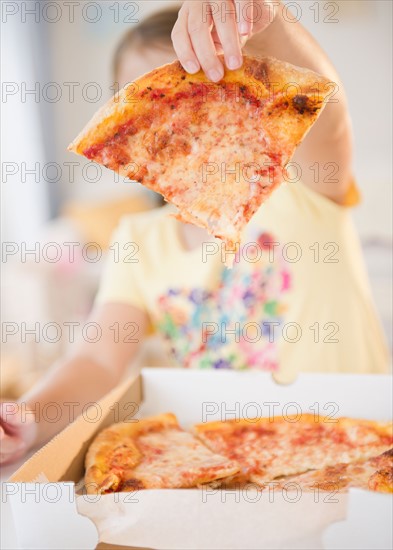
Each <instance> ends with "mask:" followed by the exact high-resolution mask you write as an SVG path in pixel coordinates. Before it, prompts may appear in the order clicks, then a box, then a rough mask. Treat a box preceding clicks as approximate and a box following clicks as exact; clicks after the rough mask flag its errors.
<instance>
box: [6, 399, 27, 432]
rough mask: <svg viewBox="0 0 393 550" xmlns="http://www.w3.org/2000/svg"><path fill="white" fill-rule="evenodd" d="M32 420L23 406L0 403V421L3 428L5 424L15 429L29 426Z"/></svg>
mask: <svg viewBox="0 0 393 550" xmlns="http://www.w3.org/2000/svg"><path fill="white" fill-rule="evenodd" d="M33 420H34V418H33V414H32V413H31V412H30V411H29V410H28V409H27V408H26V407H25V406H24V404H18V403H12V402H6V401H5V402H3V403H0V421H1V423H2V425H3V426H4V424H5V425H8V426H9V427H10V428H12V427H15V428H17V427H20V426H21V425H25V424H30V423H31V422H32V421H33ZM6 431H7V429H6Z"/></svg>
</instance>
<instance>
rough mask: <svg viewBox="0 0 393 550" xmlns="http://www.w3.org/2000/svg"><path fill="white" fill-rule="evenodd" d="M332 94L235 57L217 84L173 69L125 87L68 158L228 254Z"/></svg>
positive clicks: (295, 75)
mask: <svg viewBox="0 0 393 550" xmlns="http://www.w3.org/2000/svg"><path fill="white" fill-rule="evenodd" d="M331 84H332V83H329V82H328V81H327V80H326V79H325V78H323V77H321V76H320V75H318V74H316V73H314V72H312V71H310V70H307V69H302V68H299V67H295V66H293V65H290V64H288V63H285V62H283V61H278V60H276V59H273V58H254V57H244V63H243V66H242V68H241V69H239V70H236V71H226V72H225V76H224V78H223V79H222V80H221V82H219V83H218V84H216V83H212V82H209V81H207V79H206V77H205V75H204V73H203V72H202V71H201V72H199V73H198V74H195V75H189V74H187V73H186V72H185V71H184V69H183V68H182V67H181V65H180V63H179V62H177V61H176V62H174V63H171V64H169V65H165V66H163V67H160V68H158V69H156V70H154V71H152V72H150V73H148V74H146V75H145V76H142V77H141V78H139V79H138V80H136V81H135V82H133V83H131V84H129V85H128V86H126V87H125V88H124V89H123V90H122V91H120V93H118V94H117V95H116V96H115V97H114V98H113V99H111V100H110V101H109V102H108V103H107V104H106V105H104V106H103V107H102V108H101V109H100V110H99V111H98V112H97V114H96V115H95V116H94V117H93V119H92V120H91V122H89V124H88V125H87V126H86V127H85V129H84V130H83V131H82V132H81V133H80V135H79V136H78V137H77V138H76V139H75V141H74V142H73V143H72V144H71V145H70V146H69V150H71V151H74V152H75V153H78V154H80V155H84V156H85V157H87V158H88V159H90V160H93V161H95V162H98V163H100V164H102V165H104V166H106V167H107V168H110V169H112V170H114V171H116V172H118V173H119V174H121V175H123V176H126V177H127V178H129V179H131V180H134V181H138V182H140V183H142V184H143V185H145V186H146V187H148V188H150V189H152V190H154V191H157V192H158V193H161V195H163V197H164V198H165V200H166V201H168V202H171V203H173V204H174V205H175V206H176V207H177V208H178V215H177V217H178V218H179V219H181V220H183V221H184V222H187V223H193V224H196V225H198V226H200V227H203V228H205V229H207V231H208V232H209V233H210V234H212V235H214V236H216V237H219V238H221V239H223V241H224V242H225V243H226V245H227V250H228V251H230V250H235V249H236V247H237V243H239V241H240V237H241V232H242V229H243V228H244V227H245V225H246V224H247V222H248V221H249V220H250V218H251V217H252V216H253V214H254V213H255V212H256V211H257V209H258V208H259V206H260V205H261V203H262V202H263V201H264V200H265V199H266V198H267V197H268V196H269V195H270V194H271V192H272V191H273V189H274V188H275V187H277V185H279V184H280V183H281V182H282V180H283V178H284V176H285V166H286V165H287V163H288V162H289V160H290V159H291V157H292V155H293V154H294V151H295V149H296V147H297V145H299V143H300V142H301V140H302V139H303V138H304V136H305V135H306V133H307V131H308V130H309V129H310V127H311V126H312V124H313V123H314V122H315V120H316V119H317V117H318V115H319V114H320V112H321V110H322V109H323V107H324V104H325V102H326V99H327V97H328V95H329V93H330V91H331Z"/></svg>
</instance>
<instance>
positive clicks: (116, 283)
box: [95, 216, 146, 312]
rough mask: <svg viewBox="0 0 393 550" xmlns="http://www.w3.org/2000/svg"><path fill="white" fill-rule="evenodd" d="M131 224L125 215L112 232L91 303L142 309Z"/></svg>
mask: <svg viewBox="0 0 393 550" xmlns="http://www.w3.org/2000/svg"><path fill="white" fill-rule="evenodd" d="M132 226H133V224H132V220H131V217H130V216H127V217H125V218H123V219H122V220H121V221H120V223H119V225H118V227H117V229H116V230H115V232H114V233H113V236H112V240H111V245H110V247H109V249H108V252H107V258H106V264H105V268H104V271H103V274H102V276H101V282H100V287H99V290H98V293H97V296H96V299H95V303H96V304H104V303H108V302H121V303H124V304H129V305H132V306H134V307H136V308H138V309H140V310H141V311H143V312H146V304H145V302H144V300H143V295H142V293H141V292H140V289H139V283H138V264H139V262H140V261H141V258H140V247H139V245H138V242H137V241H138V239H136V236H135V232H134V231H133V227H132Z"/></svg>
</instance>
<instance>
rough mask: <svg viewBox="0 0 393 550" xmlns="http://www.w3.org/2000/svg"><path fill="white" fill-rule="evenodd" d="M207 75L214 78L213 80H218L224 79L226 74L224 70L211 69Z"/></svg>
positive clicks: (211, 78)
mask: <svg viewBox="0 0 393 550" xmlns="http://www.w3.org/2000/svg"><path fill="white" fill-rule="evenodd" d="M207 76H208V77H209V78H210V80H212V81H213V82H218V81H219V80H221V79H222V77H223V76H224V75H223V73H222V71H218V70H217V69H210V71H207Z"/></svg>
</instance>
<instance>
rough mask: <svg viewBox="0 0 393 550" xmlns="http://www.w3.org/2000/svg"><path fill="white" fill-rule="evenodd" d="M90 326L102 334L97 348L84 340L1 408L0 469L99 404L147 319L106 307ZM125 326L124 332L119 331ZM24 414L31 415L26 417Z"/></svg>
mask: <svg viewBox="0 0 393 550" xmlns="http://www.w3.org/2000/svg"><path fill="white" fill-rule="evenodd" d="M89 322H94V323H97V324H98V325H99V327H100V328H101V330H102V335H101V337H100V339H99V340H98V341H97V342H95V343H89V342H87V341H85V340H83V341H82V342H80V343H79V344H78V345H76V348H75V350H72V353H71V354H70V356H69V357H67V358H64V359H62V360H60V361H59V362H58V363H57V364H56V365H54V366H53V368H52V369H51V370H50V371H49V372H48V374H47V375H46V376H45V377H44V378H43V380H42V381H41V382H39V383H38V385H37V386H35V387H34V388H33V389H32V390H31V391H29V392H28V393H27V394H26V395H24V396H23V397H21V399H20V400H19V403H18V404H10V403H2V405H1V410H0V423H1V424H0V426H1V427H0V443H1V455H0V462H1V463H8V462H13V461H14V460H17V459H18V458H20V457H22V456H23V455H24V454H25V453H26V452H27V451H28V450H29V449H30V448H32V447H35V446H39V445H42V444H43V443H45V442H46V441H48V440H49V439H50V438H52V437H53V436H54V435H55V434H56V433H58V432H59V431H60V430H62V429H63V428H64V427H65V426H67V424H69V423H70V422H71V421H72V420H73V419H74V418H76V416H77V415H78V414H80V413H81V412H82V410H83V407H84V406H85V405H86V404H87V403H91V402H95V401H98V400H99V399H101V398H102V397H103V396H104V395H105V394H106V393H107V392H108V391H109V390H111V389H112V388H113V387H115V386H116V384H117V383H118V382H119V381H120V380H121V378H122V376H123V375H124V373H125V370H126V367H127V365H128V363H129V362H130V361H131V360H132V359H133V358H134V357H135V355H136V353H137V351H138V348H139V345H140V342H141V341H142V340H143V337H144V335H145V332H146V326H147V317H146V315H145V314H144V313H142V312H141V311H140V310H138V309H136V308H134V307H132V306H130V305H126V304H120V303H116V304H115V303H113V304H110V303H108V304H104V305H102V306H99V307H98V308H97V309H96V310H94V311H93V312H92V314H91V316H90V319H89ZM130 322H132V323H134V324H135V325H134V326H135V329H136V330H135V334H134V335H133V338H132V340H137V341H136V342H128V340H131V338H129V333H130V330H129V326H130V325H129V323H130ZM127 323H128V327H127V328H128V330H124V327H125V326H126V325H127ZM111 327H112V328H111ZM114 327H116V328H114ZM50 403H54V404H55V408H54V409H53V410H54V411H56V414H54V413H53V411H52V412H51V407H50V406H49V404H50ZM26 410H31V411H33V414H30V413H28V414H26ZM45 410H47V411H48V414H47V415H45V414H43V412H44V411H45ZM34 411H35V413H34ZM53 416H56V417H57V416H58V417H59V418H58V420H56V422H53V421H52V422H51V418H53Z"/></svg>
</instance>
